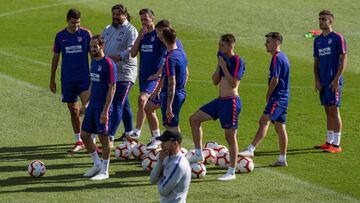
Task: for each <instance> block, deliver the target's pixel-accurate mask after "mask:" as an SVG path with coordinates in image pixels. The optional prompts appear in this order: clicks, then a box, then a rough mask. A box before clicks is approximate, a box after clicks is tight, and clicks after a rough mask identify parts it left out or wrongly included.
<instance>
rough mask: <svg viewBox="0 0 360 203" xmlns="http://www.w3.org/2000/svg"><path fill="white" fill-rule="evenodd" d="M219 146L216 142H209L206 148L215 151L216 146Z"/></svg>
mask: <svg viewBox="0 0 360 203" xmlns="http://www.w3.org/2000/svg"><path fill="white" fill-rule="evenodd" d="M218 145H219V144H218V143H217V142H215V141H208V142H206V143H205V145H204V148H210V149H214V148H215V147H216V146H218Z"/></svg>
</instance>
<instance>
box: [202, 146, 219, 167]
mask: <svg viewBox="0 0 360 203" xmlns="http://www.w3.org/2000/svg"><path fill="white" fill-rule="evenodd" d="M202 154H203V156H204V164H213V163H216V152H215V151H214V150H213V149H211V148H204V149H203V150H202Z"/></svg>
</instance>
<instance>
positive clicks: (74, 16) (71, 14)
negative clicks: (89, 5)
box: [66, 8, 81, 31]
mask: <svg viewBox="0 0 360 203" xmlns="http://www.w3.org/2000/svg"><path fill="white" fill-rule="evenodd" d="M80 16H81V13H80V11H79V10H77V9H75V8H72V9H70V10H69V11H68V12H67V15H66V21H67V23H68V27H69V28H70V30H72V31H76V30H77V29H78V28H79V27H80Z"/></svg>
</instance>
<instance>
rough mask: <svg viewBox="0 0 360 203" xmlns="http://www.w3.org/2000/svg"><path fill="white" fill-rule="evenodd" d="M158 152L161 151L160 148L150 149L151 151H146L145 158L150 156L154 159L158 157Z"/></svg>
mask: <svg viewBox="0 0 360 203" xmlns="http://www.w3.org/2000/svg"><path fill="white" fill-rule="evenodd" d="M160 151H161V148H160V147H158V148H156V149H151V150H149V149H148V150H147V154H146V156H150V155H151V156H154V157H156V156H158V155H159V153H160Z"/></svg>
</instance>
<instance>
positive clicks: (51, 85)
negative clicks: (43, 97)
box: [50, 52, 60, 93]
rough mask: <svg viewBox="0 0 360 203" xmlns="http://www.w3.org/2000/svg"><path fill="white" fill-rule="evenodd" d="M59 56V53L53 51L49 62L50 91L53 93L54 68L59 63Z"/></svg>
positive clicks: (54, 83) (54, 90)
mask: <svg viewBox="0 0 360 203" xmlns="http://www.w3.org/2000/svg"><path fill="white" fill-rule="evenodd" d="M59 58H60V54H59V53H55V52H54V55H53V58H52V62H51V75H50V91H51V92H53V93H56V82H55V78H56V69H57V67H58V64H59Z"/></svg>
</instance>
